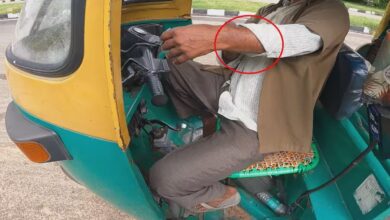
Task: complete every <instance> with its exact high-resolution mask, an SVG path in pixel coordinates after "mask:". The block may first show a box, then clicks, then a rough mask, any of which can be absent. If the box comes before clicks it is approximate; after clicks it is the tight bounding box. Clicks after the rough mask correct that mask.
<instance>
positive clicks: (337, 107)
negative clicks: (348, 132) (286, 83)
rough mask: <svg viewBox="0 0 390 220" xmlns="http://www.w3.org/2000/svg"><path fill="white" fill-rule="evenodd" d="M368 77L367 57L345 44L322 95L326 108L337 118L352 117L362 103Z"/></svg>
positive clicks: (321, 98)
mask: <svg viewBox="0 0 390 220" xmlns="http://www.w3.org/2000/svg"><path fill="white" fill-rule="evenodd" d="M367 77H368V67H367V65H366V61H365V59H364V58H363V57H362V56H360V55H359V54H358V53H357V52H355V51H354V50H352V49H351V48H349V47H347V46H344V47H343V48H342V49H341V50H340V52H339V54H338V56H337V60H336V63H335V66H334V68H333V70H332V73H331V74H330V76H329V79H328V81H327V83H326V84H325V87H324V89H323V91H322V94H321V96H320V102H321V103H322V105H323V106H324V108H325V109H326V110H327V111H328V112H329V113H330V114H331V115H332V116H333V117H335V118H336V119H342V118H345V117H350V116H351V115H352V114H353V113H354V112H355V111H357V110H358V109H359V108H360V107H361V106H362V105H363V103H362V94H363V86H364V82H365V81H366V79H367Z"/></svg>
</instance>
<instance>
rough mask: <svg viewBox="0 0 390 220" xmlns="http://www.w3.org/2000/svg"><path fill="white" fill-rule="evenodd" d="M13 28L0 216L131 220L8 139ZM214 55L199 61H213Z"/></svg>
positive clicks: (1, 46) (2, 28) (2, 96)
mask: <svg viewBox="0 0 390 220" xmlns="http://www.w3.org/2000/svg"><path fill="white" fill-rule="evenodd" d="M224 20H226V19H221V18H218V19H215V18H210V17H195V19H194V23H208V24H215V25H219V24H221V22H223V21H224ZM14 27H15V21H0V219H2V220H3V219H4V220H8V219H9V220H10V219H12V220H14V219H30V220H35V219H110V220H111V219H132V218H131V217H129V216H127V215H126V214H125V213H123V212H120V211H119V210H117V209H116V208H114V207H112V206H111V205H109V204H107V203H106V202H104V201H103V200H102V199H100V198H98V197H97V196H95V195H94V194H92V193H91V192H89V191H88V190H87V189H85V188H84V187H82V186H79V185H77V184H75V183H74V182H72V181H71V180H69V179H68V178H67V177H66V176H64V174H63V173H62V171H61V170H60V168H59V166H58V165H56V164H55V163H51V164H42V165H37V164H33V163H31V162H29V161H28V160H27V159H26V158H25V157H24V156H23V155H22V153H21V152H20V151H19V150H18V149H17V148H16V147H15V146H14V145H13V144H12V143H11V142H10V140H9V139H8V137H7V135H6V132H5V128H4V113H5V109H6V107H7V105H8V103H9V102H10V100H11V98H10V94H9V91H8V87H7V82H6V80H5V77H4V67H3V62H4V52H5V49H6V47H7V45H8V44H9V43H10V42H11V41H12V38H13V32H14ZM370 39H371V36H369V35H365V34H358V33H352V32H351V33H349V35H348V37H347V39H346V43H347V44H348V45H350V46H351V47H352V48H357V47H359V46H360V45H363V44H365V43H368V42H370ZM213 56H214V55H213V54H211V55H207V56H205V57H201V58H199V59H198V60H199V61H201V62H204V63H209V64H215V63H216V59H215V57H213Z"/></svg>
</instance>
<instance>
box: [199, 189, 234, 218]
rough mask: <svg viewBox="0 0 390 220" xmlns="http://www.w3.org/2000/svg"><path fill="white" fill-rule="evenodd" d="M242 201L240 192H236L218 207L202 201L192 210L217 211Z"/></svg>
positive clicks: (201, 211) (202, 211)
mask: <svg viewBox="0 0 390 220" xmlns="http://www.w3.org/2000/svg"><path fill="white" fill-rule="evenodd" d="M240 201H241V196H240V194H239V193H238V192H236V193H235V194H234V195H233V196H231V197H230V198H228V199H226V200H224V201H223V202H221V204H219V205H218V206H217V207H213V206H211V205H209V204H207V203H200V204H199V205H197V206H196V208H195V210H192V212H194V213H204V212H211V211H216V210H221V209H227V208H230V207H233V206H236V205H238V204H239V203H240ZM202 209H203V210H202Z"/></svg>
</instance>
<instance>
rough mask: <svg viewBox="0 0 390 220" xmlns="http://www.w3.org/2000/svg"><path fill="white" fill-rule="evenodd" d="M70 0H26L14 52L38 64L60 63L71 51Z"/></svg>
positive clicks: (13, 44)
mask: <svg viewBox="0 0 390 220" xmlns="http://www.w3.org/2000/svg"><path fill="white" fill-rule="evenodd" d="M70 41H71V0H35V1H26V4H25V6H24V8H23V10H22V12H21V17H20V18H19V21H18V23H17V26H16V35H15V40H14V41H13V43H12V52H13V54H14V55H15V56H16V57H18V58H20V59H23V60H28V61H30V62H34V63H38V64H61V63H63V62H64V61H65V59H66V58H67V56H68V54H69V49H70Z"/></svg>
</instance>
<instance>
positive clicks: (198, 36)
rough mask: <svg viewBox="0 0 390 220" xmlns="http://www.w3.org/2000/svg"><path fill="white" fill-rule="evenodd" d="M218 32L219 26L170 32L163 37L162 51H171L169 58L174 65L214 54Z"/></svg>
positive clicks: (180, 28)
mask: <svg viewBox="0 0 390 220" xmlns="http://www.w3.org/2000/svg"><path fill="white" fill-rule="evenodd" d="M217 30H218V27H217V26H212V25H203V24H202V25H189V26H185V27H178V28H175V29H171V30H168V31H166V32H164V33H163V34H162V35H161V39H162V40H163V41H164V44H163V45H162V49H163V50H169V53H168V54H167V58H168V59H172V60H173V63H175V64H181V63H184V62H186V61H188V60H190V59H193V58H196V57H199V56H202V55H206V54H208V53H210V52H212V51H213V48H214V37H215V35H216V33H217Z"/></svg>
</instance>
